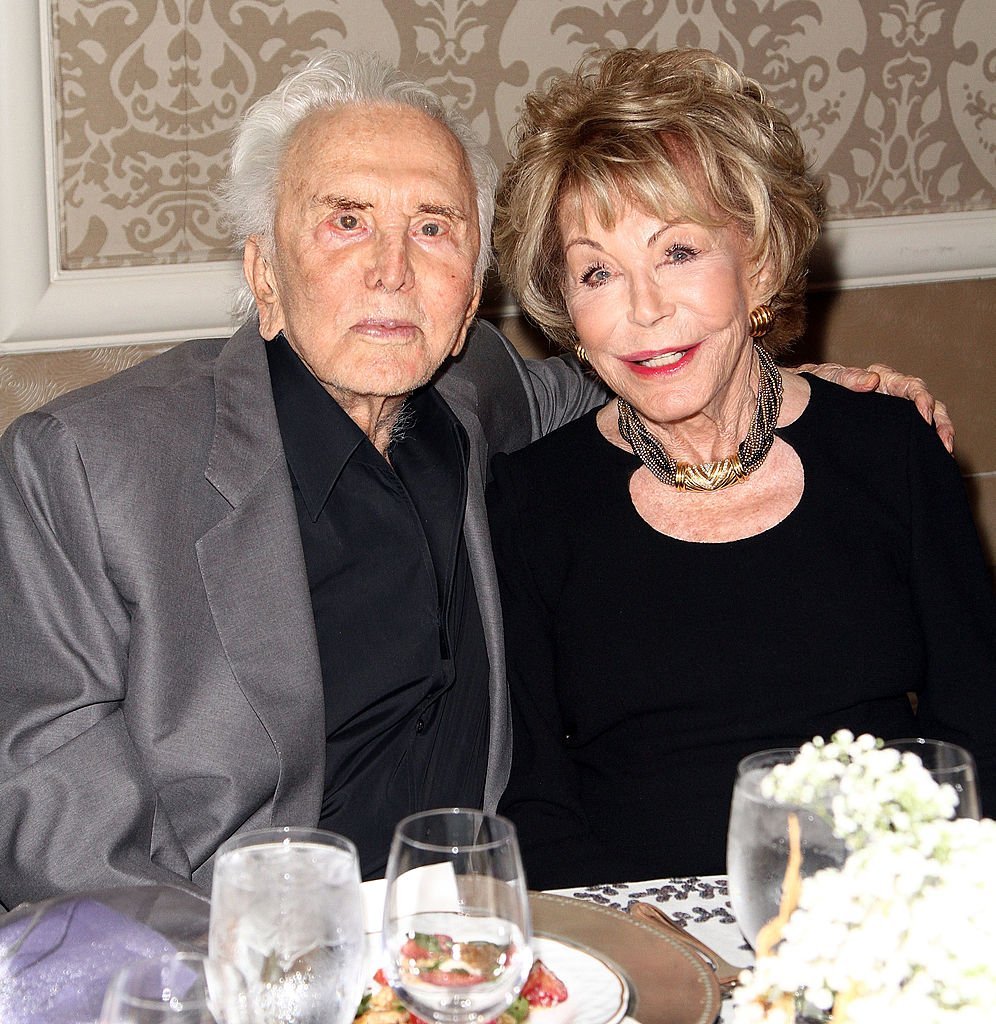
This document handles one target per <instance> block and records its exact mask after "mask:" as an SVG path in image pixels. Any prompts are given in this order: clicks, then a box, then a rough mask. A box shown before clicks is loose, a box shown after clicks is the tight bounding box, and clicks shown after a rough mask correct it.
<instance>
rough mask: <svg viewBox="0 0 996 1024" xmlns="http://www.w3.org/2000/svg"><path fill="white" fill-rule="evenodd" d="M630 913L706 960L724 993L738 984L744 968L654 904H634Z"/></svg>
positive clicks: (631, 905) (630, 908) (630, 906)
mask: <svg viewBox="0 0 996 1024" xmlns="http://www.w3.org/2000/svg"><path fill="white" fill-rule="evenodd" d="M628 909H629V913H630V914H632V915H633V917H636V918H639V919H640V920H641V921H643V922H644V923H646V924H650V925H653V926H654V927H656V928H660V929H661V930H662V931H665V932H667V934H668V935H670V936H671V937H672V938H675V939H677V940H678V941H679V942H682V943H684V944H685V945H686V946H688V947H689V948H690V949H692V950H694V951H695V952H696V953H698V954H699V955H700V956H701V957H702V958H703V959H704V960H706V961H707V962H708V963H709V964H710V966H711V967H712V968H713V970H714V971H715V972H716V981H717V982H718V983H719V987H720V988H721V989H722V990H723V992H724V993H725V992H729V991H730V989H732V988H733V987H734V985H736V983H737V979H738V978H739V977H740V972H741V971H742V970H743V969H744V968H743V967H737V966H735V965H734V964H731V963H730V962H729V961H728V960H724V959H723V958H722V957H721V956H720V955H719V954H718V953H717V952H716V951H715V950H714V949H713V948H712V947H711V946H707V945H706V944H705V943H704V942H703V941H702V940H701V939H698V938H696V937H695V936H694V935H692V934H691V932H688V931H685V929H684V928H682V927H681V925H680V924H678V922H677V921H675V920H674V918H672V917H668V915H667V914H665V913H664V911H663V910H661V908H660V907H656V906H654V904H653V903H641V902H639V901H636V902H633V903H631V904H630V905H629V908H628Z"/></svg>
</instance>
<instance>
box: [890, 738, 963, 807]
mask: <svg viewBox="0 0 996 1024" xmlns="http://www.w3.org/2000/svg"><path fill="white" fill-rule="evenodd" d="M885 746H886V747H887V748H892V749H893V750H898V751H899V752H900V753H901V754H916V756H917V757H918V758H920V761H921V762H922V764H923V766H924V768H926V769H927V771H928V772H930V775H931V777H932V778H933V779H934V781H935V782H937V783H939V784H940V785H944V784H947V785H949V786H952V787H954V791H955V793H957V794H958V805H957V806H956V807H955V817H956V818H975V819H976V820H978V819H979V818H980V817H982V813H981V809H980V806H979V790H978V787H977V785H976V779H977V778H978V773H977V772H976V770H975V759H974V758H973V757H972V755H971V754H970V753H969V752H968V751H967V750H966V749H965V748H964V747H959V746H958V745H957V744H956V743H947V742H945V741H944V740H928V739H923V738H922V737H911V738H909V739H902V740H887V741H886V742H885Z"/></svg>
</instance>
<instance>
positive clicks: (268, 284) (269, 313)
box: [242, 235, 284, 341]
mask: <svg viewBox="0 0 996 1024" xmlns="http://www.w3.org/2000/svg"><path fill="white" fill-rule="evenodd" d="M264 244H265V243H263V242H262V241H261V240H260V239H259V237H258V236H256V235H250V236H249V238H247V239H246V247H245V250H244V252H243V253H242V273H243V274H244V275H245V279H246V282H247V283H248V285H249V289H250V291H251V292H252V294H253V298H254V299H255V300H256V311H257V312H258V313H259V333H260V335H261V336H262V337H263V338H265V339H266V340H267V341H271V340H272V339H273V338H275V337H276V336H277V335H278V334H279V333H280V332H281V331H282V330H283V329H284V309H283V305H282V304H281V302H280V294H279V292H278V291H277V280H276V275H275V274H274V272H273V264H272V263H271V262H270V260H269V259H268V258H267V257H266V255H265V254H264V252H263V246H264Z"/></svg>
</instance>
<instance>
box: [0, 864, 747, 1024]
mask: <svg viewBox="0 0 996 1024" xmlns="http://www.w3.org/2000/svg"><path fill="white" fill-rule="evenodd" d="M635 903H648V904H651V905H654V906H657V907H658V908H660V909H662V910H664V911H665V912H666V913H667V914H668V915H669V916H670V917H671V918H672V920H673V921H675V922H677V924H678V925H679V927H680V928H682V929H684V930H685V931H686V932H687V933H688V934H690V935H693V936H696V937H697V938H699V939H700V940H702V941H704V942H705V943H707V944H708V945H709V946H710V947H711V948H712V949H713V950H715V951H716V952H717V953H719V954H720V955H721V956H722V957H723V958H725V959H726V960H728V961H730V962H732V963H733V964H736V965H738V966H740V965H742V966H748V965H749V964H750V963H751V962H752V954H751V951H750V947H749V946H747V944H746V943H745V942H744V940H743V938H742V936H741V935H740V931H739V929H738V927H737V924H736V921H735V919H734V917H733V914H732V912H731V910H730V903H729V896H728V893H727V884H726V879H725V878H723V877H719V876H701V877H693V878H670V879H658V880H654V881H643V882H622V883H618V884H611V885H610V884H602V885H594V886H590V887H587V888H572V889H564V890H558V891H552V892H533V893H531V894H530V905H531V909H532V916H533V928H534V932H535V933H536V934H537V935H538V936H546V937H548V938H549V939H551V940H553V941H554V942H555V943H556V942H559V943H561V944H564V943H567V944H568V945H570V946H574V947H577V948H578V949H580V950H583V951H587V953H589V954H591V955H593V956H595V957H597V958H598V959H599V960H602V961H603V962H604V963H607V964H610V965H611V966H612V968H613V970H615V971H618V974H619V976H620V977H621V978H623V979H625V981H624V985H625V986H626V989H627V993H628V1000H627V1006H626V1007H625V1009H626V1011H627V1016H626V1017H625V1018H623V1017H622V1016H621V1012H622V1011H620V1014H619V1015H617V1016H616V1017H614V1018H613V1019H614V1020H619V1021H621V1020H625V1021H626V1024H714V1022H716V1021H719V1022H725V1024H728V1022H729V999H728V998H726V997H725V994H724V993H721V992H720V987H719V985H718V984H717V981H716V977H715V974H714V972H713V969H712V967H711V966H710V965H709V963H708V962H707V961H706V960H704V959H703V958H702V957H701V955H699V954H698V953H697V952H696V951H695V950H694V949H692V948H691V947H690V946H688V945H687V943H686V942H684V941H683V939H682V937H681V935H680V934H679V935H676V934H672V933H670V932H669V931H668V932H666V931H664V930H660V929H658V928H655V927H654V926H653V924H651V923H647V922H645V921H643V920H641V919H638V918H637V917H636V916H635V915H634V914H632V913H629V912H628V911H629V910H630V908H631V907H632V905H633V904H635ZM209 910H210V903H209V900H208V898H207V897H206V896H205V895H203V894H198V893H195V892H191V891H190V890H187V889H181V888H177V887H171V886H162V885H158V886H131V887H122V888H117V889H107V890H101V891H93V892H86V893H78V894H73V895H68V896H62V897H57V898H53V899H50V900H44V901H41V902H39V903H37V904H30V905H22V906H21V907H19V908H17V910H15V911H13V912H12V913H10V914H6V915H0V1021H3V1024H92V1022H93V1021H95V1020H96V1017H97V1015H98V1013H99V1005H100V1001H101V998H102V993H103V989H104V987H106V984H107V982H108V981H109V980H110V977H111V975H112V974H113V973H114V971H116V970H117V968H118V967H120V966H121V965H122V963H124V962H127V961H129V960H131V959H136V958H148V957H157V956H161V955H163V954H164V953H168V952H169V951H170V950H171V949H173V950H175V949H188V950H194V951H202V952H206V951H207V933H208V919H209Z"/></svg>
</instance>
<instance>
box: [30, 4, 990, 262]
mask: <svg viewBox="0 0 996 1024" xmlns="http://www.w3.org/2000/svg"><path fill="white" fill-rule="evenodd" d="M42 2H47V3H49V4H50V15H51V24H50V28H51V41H52V76H53V81H52V89H53V97H52V98H53V123H54V128H55V164H56V178H57V184H58V187H57V189H56V191H57V194H58V197H59V203H60V210H59V218H58V227H59V250H60V251H59V263H60V266H61V267H62V269H63V270H80V269H91V268H116V267H125V266H140V265H150V264H168V263H181V262H183V263H187V262H210V261H217V260H222V259H225V258H229V257H230V255H231V254H230V252H229V251H228V247H227V242H226V238H225V236H224V232H223V231H222V229H221V227H220V226H219V223H218V217H217V213H216V210H215V208H214V206H213V203H212V199H211V194H212V190H213V188H214V187H215V185H216V184H217V182H218V179H219V177H220V176H221V174H222V173H223V169H224V166H225V160H226V152H227V144H228V139H229V135H230V132H231V129H232V127H233V125H234V124H235V122H236V120H237V119H238V117H239V115H240V114H241V112H242V111H243V110H244V109H245V107H246V106H247V104H249V103H250V102H251V101H252V100H253V99H254V98H255V97H256V96H258V95H260V94H262V93H264V92H267V91H269V90H270V89H272V88H273V87H274V86H275V85H276V84H277V82H278V81H279V80H280V79H281V77H282V76H283V75H284V73H285V72H286V71H287V70H289V69H290V68H293V67H295V66H297V65H299V64H301V63H303V62H304V61H305V60H306V59H307V58H308V57H310V56H312V55H313V54H315V53H317V52H319V51H320V50H322V49H323V48H327V47H347V48H355V49H375V50H378V51H380V52H381V53H383V54H384V55H385V56H387V57H389V58H391V59H394V60H397V61H398V62H399V63H400V64H401V66H402V67H403V68H405V69H407V70H411V71H413V72H414V73H415V74H416V75H417V76H418V77H420V78H422V79H423V80H425V81H427V82H429V83H430V84H432V85H433V86H434V87H436V88H437V89H438V90H439V91H441V92H444V93H446V94H447V95H449V96H450V97H452V101H453V102H454V103H456V104H457V105H458V106H459V107H460V109H461V110H463V111H464V113H465V114H466V116H467V117H468V119H469V120H470V121H471V123H472V124H473V125H474V126H475V128H476V129H477V131H478V132H479V133H480V135H481V136H482V137H483V138H485V139H486V140H487V141H488V143H489V145H490V146H491V149H492V151H493V153H494V155H495V157H496V159H498V160H499V162H502V161H503V160H504V159H505V158H506V157H507V149H506V139H507V138H508V134H509V131H510V129H511V128H512V125H513V124H514V122H515V119H516V115H517V110H518V108H519V105H520V103H521V100H522V97H523V95H524V94H525V93H526V92H527V91H528V90H530V89H532V88H535V87H536V86H538V85H540V86H541V85H543V83H544V82H546V81H547V80H548V79H549V77H550V76H551V75H554V74H556V73H558V72H559V71H560V70H562V69H565V68H570V67H572V66H573V64H574V63H575V62H576V60H577V59H578V58H579V57H580V56H581V55H582V54H583V53H585V52H586V51H588V50H590V49H592V48H595V47H603V46H625V45H634V46H645V47H652V48H656V49H662V48H665V47H669V46H673V45H696V46H706V47H709V48H711V49H713V50H716V51H717V52H719V53H720V54H721V55H723V56H724V57H726V58H727V59H728V60H730V61H731V62H733V63H735V64H737V65H738V66H740V67H742V68H744V69H745V70H746V71H747V72H748V73H749V74H751V75H752V76H754V77H755V78H757V79H758V80H759V81H760V82H761V83H762V84H763V85H764V86H765V87H766V88H767V90H768V91H769V93H770V95H771V96H772V97H773V98H775V99H776V100H777V102H779V103H780V104H781V105H782V106H783V107H784V108H785V109H786V110H787V111H788V112H789V114H790V115H791V117H792V118H793V120H794V122H795V124H796V126H797V127H798V128H799V130H800V131H801V133H802V135H803V138H804V140H805V142H806V145H807V147H808V150H809V153H810V155H811V159H812V161H813V165H814V167H815V168H816V169H817V170H818V171H819V172H820V173H822V174H823V175H825V176H826V180H827V183H828V187H829V191H828V198H829V204H830V210H831V216H832V217H836V218H860V217H871V216H883V215H890V214H920V213H947V212H953V211H960V210H988V209H991V208H993V207H996V29H994V21H996V18H994V0H42Z"/></svg>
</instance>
